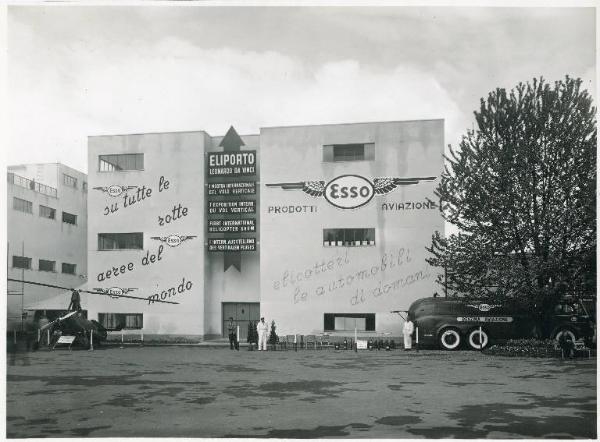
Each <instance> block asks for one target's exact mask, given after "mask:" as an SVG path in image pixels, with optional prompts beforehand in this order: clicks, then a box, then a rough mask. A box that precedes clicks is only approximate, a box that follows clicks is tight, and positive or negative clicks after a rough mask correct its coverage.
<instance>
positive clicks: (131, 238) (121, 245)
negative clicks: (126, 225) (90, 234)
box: [98, 232, 144, 250]
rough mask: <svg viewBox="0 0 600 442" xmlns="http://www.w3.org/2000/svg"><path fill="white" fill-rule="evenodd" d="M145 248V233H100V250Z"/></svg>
mask: <svg viewBox="0 0 600 442" xmlns="http://www.w3.org/2000/svg"><path fill="white" fill-rule="evenodd" d="M143 248H144V234H143V233H142V232H133V233H99V234H98V250H131V249H137V250H141V249H143Z"/></svg>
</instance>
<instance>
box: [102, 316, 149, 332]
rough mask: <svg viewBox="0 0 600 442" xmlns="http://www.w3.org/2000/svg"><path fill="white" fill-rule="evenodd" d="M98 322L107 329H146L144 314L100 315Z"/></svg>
mask: <svg viewBox="0 0 600 442" xmlns="http://www.w3.org/2000/svg"><path fill="white" fill-rule="evenodd" d="M98 322H99V323H100V324H102V326H103V327H104V328H107V329H116V330H120V329H126V330H140V329H142V328H144V314H143V313H98Z"/></svg>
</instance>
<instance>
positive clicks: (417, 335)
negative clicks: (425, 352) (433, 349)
mask: <svg viewBox="0 0 600 442" xmlns="http://www.w3.org/2000/svg"><path fill="white" fill-rule="evenodd" d="M416 338H417V345H416V347H417V353H418V352H419V327H417V334H416Z"/></svg>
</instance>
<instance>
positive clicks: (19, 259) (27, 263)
mask: <svg viewBox="0 0 600 442" xmlns="http://www.w3.org/2000/svg"><path fill="white" fill-rule="evenodd" d="M12 266H13V267H14V268H16V269H26V270H29V269H31V258H28V257H26V256H15V255H13V260H12Z"/></svg>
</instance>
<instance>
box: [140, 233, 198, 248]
mask: <svg viewBox="0 0 600 442" xmlns="http://www.w3.org/2000/svg"><path fill="white" fill-rule="evenodd" d="M192 238H196V235H169V236H151V237H150V239H157V240H159V241H162V242H166V243H167V245H168V246H169V247H177V246H178V245H179V244H181V243H182V242H183V241H187V240H188V239H192Z"/></svg>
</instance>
